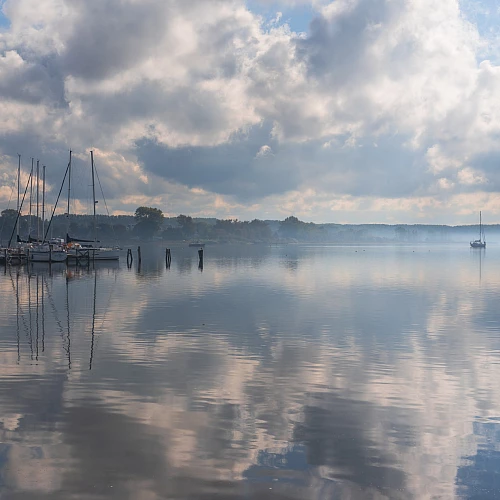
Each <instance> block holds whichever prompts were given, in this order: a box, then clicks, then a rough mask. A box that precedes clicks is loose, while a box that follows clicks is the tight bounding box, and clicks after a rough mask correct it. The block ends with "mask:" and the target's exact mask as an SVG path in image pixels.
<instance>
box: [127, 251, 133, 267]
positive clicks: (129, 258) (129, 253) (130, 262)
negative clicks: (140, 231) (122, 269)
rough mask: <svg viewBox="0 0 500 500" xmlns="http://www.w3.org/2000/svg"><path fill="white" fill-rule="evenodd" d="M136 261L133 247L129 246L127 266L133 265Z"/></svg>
mask: <svg viewBox="0 0 500 500" xmlns="http://www.w3.org/2000/svg"><path fill="white" fill-rule="evenodd" d="M133 261H134V257H133V256H132V249H131V248H129V249H128V250H127V267H129V268H130V267H132V262H133Z"/></svg>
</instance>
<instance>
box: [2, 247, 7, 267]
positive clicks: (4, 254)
mask: <svg viewBox="0 0 500 500" xmlns="http://www.w3.org/2000/svg"><path fill="white" fill-rule="evenodd" d="M3 257H4V259H5V265H7V249H6V248H4V249H3Z"/></svg>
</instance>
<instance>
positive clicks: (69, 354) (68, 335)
mask: <svg viewBox="0 0 500 500" xmlns="http://www.w3.org/2000/svg"><path fill="white" fill-rule="evenodd" d="M68 285H69V280H68V275H66V318H67V323H68V324H67V331H68V334H67V339H68V344H67V350H66V352H67V354H68V369H70V370H71V332H70V327H69V292H68V288H69V286H68Z"/></svg>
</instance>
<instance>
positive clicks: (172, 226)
mask: <svg viewBox="0 0 500 500" xmlns="http://www.w3.org/2000/svg"><path fill="white" fill-rule="evenodd" d="M16 218H17V211H16V210H13V209H6V210H3V211H2V212H1V216H0V237H1V240H2V244H3V245H6V244H7V242H8V240H9V238H10V236H11V234H12V233H13V229H14V227H15V221H16ZM47 224H48V221H45V228H47ZM19 225H20V231H19V232H20V235H21V237H22V238H23V239H26V237H27V236H28V235H31V236H32V237H35V238H36V236H37V232H38V231H41V229H39V228H41V227H43V221H41V219H40V218H36V217H35V216H31V217H30V216H29V215H22V216H21V217H20V218H19ZM472 229H474V228H473V226H456V227H452V226H431V225H427V226H426V225H412V226H409V225H401V224H399V225H396V226H390V225H386V224H357V225H353V224H351V225H349V224H314V223H312V222H303V221H301V220H299V219H298V218H297V217H295V216H290V217H287V218H286V219H284V220H283V221H263V220H259V219H254V220H252V221H239V220H237V219H201V218H200V219H197V218H193V217H191V216H189V215H184V214H180V215H178V216H177V217H165V216H164V214H163V212H162V211H161V210H160V209H158V208H154V207H146V206H141V207H138V208H137V209H136V211H135V213H134V214H133V215H119V216H107V215H98V216H97V219H96V221H95V225H94V219H93V218H92V216H90V215H77V214H71V215H69V216H67V215H65V214H61V215H56V216H55V217H54V218H53V220H52V223H51V229H50V233H49V235H48V236H49V237H59V238H64V237H65V236H66V234H69V235H70V236H71V237H73V238H80V239H94V237H96V238H97V239H98V240H99V241H102V242H113V241H114V242H116V241H119V242H125V241H128V240H132V239H136V240H151V239H159V240H162V239H163V240H166V241H186V240H187V241H204V242H218V243H229V242H255V243H258V242H261V243H270V242H295V241H297V242H318V243H328V242H338V243H366V242H370V243H377V242H391V241H392V242H448V241H454V240H457V239H458V240H462V239H467V238H469V236H471V235H468V233H470V231H471V230H472ZM474 230H475V229H474ZM488 234H490V235H492V236H493V235H495V234H497V235H498V236H497V238H498V237H500V226H489V227H488ZM14 241H15V240H14Z"/></svg>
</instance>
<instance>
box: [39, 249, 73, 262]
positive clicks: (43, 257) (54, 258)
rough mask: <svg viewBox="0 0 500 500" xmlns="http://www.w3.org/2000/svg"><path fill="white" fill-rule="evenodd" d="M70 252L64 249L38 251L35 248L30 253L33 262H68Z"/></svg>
mask: <svg viewBox="0 0 500 500" xmlns="http://www.w3.org/2000/svg"><path fill="white" fill-rule="evenodd" d="M67 257H68V254H67V253H66V252H65V251H63V250H53V251H52V252H49V251H43V250H42V251H37V250H33V251H31V252H30V253H29V260H30V261H31V262H66V259H67Z"/></svg>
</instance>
